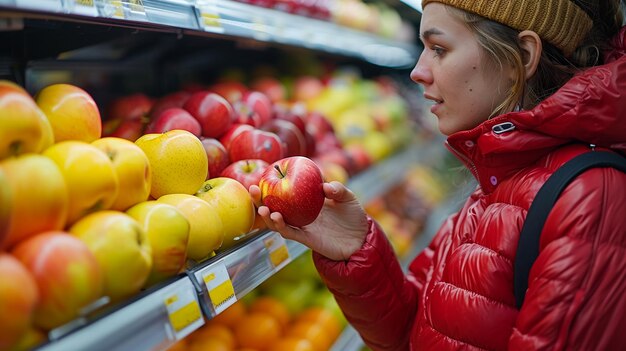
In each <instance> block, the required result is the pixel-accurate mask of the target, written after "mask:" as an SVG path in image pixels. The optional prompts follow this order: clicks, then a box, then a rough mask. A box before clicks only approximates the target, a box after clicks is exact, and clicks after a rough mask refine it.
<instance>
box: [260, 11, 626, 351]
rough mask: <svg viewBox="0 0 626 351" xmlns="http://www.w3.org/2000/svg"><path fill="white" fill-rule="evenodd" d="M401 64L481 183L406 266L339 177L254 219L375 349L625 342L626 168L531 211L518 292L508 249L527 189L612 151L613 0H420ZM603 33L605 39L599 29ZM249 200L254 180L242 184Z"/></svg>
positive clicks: (617, 67) (621, 45) (619, 108)
mask: <svg viewBox="0 0 626 351" xmlns="http://www.w3.org/2000/svg"><path fill="white" fill-rule="evenodd" d="M423 5H424V11H423V16H422V21H421V24H420V34H421V38H422V40H423V42H424V51H423V53H422V54H421V56H420V59H419V61H418V63H417V65H416V67H415V69H414V70H413V72H412V73H411V78H412V79H413V80H414V81H415V82H417V83H419V84H422V85H423V87H424V95H425V97H426V98H427V99H430V100H432V101H433V102H434V105H433V107H432V112H433V113H434V114H435V115H436V116H437V119H438V123H439V129H440V131H441V132H442V133H443V134H445V135H447V136H448V139H447V146H448V147H449V149H450V150H451V151H452V152H453V153H454V154H455V155H456V156H458V158H459V159H460V160H461V161H462V162H463V163H465V165H467V167H468V168H469V169H470V171H471V172H472V174H473V175H474V176H475V177H476V179H477V180H478V183H479V186H478V188H477V189H476V191H475V192H474V193H473V194H472V195H471V196H470V197H469V198H468V199H467V202H466V203H465V205H464V206H463V208H462V209H461V210H460V211H459V212H458V213H457V214H455V215H453V216H451V217H450V218H448V219H447V220H446V221H445V223H444V224H443V226H442V227H441V229H440V231H439V232H438V233H437V235H436V236H435V238H434V240H433V241H432V243H431V244H430V246H429V247H428V248H427V249H425V250H424V251H423V252H422V253H421V254H420V255H418V256H417V257H416V258H415V259H414V261H413V262H412V263H411V265H410V267H409V272H408V273H407V274H405V273H403V272H402V270H401V268H400V266H399V265H398V262H397V259H396V258H395V256H394V254H393V251H392V249H391V247H390V245H389V243H388V241H387V240H386V239H385V236H384V233H383V232H382V231H381V229H380V228H379V227H378V226H377V225H376V223H374V222H373V221H372V220H371V219H369V218H368V217H367V216H366V214H365V213H364V211H363V209H362V208H361V206H360V205H359V204H358V203H357V201H356V200H355V198H354V196H353V194H352V193H351V192H350V191H349V190H348V189H346V188H345V187H343V186H342V185H341V184H339V183H336V182H333V183H330V184H325V185H324V191H325V193H326V197H327V200H326V204H325V206H324V208H323V210H322V213H321V214H320V216H319V217H318V218H317V220H316V221H315V222H313V223H312V224H310V225H309V226H306V227H304V228H292V227H289V226H286V225H285V223H284V221H283V220H282V216H281V215H280V213H271V214H270V213H269V210H268V208H267V207H263V206H261V207H260V208H259V210H258V213H259V215H261V216H262V217H263V219H264V220H265V222H266V223H267V224H268V226H269V227H270V228H271V229H273V230H276V231H279V232H280V233H281V234H282V235H283V236H285V237H286V238H289V239H293V240H297V241H300V242H302V243H303V244H305V245H307V246H309V247H310V248H311V249H312V250H313V251H314V261H315V264H316V267H317V269H318V271H319V272H320V274H321V276H322V278H323V279H324V281H325V283H326V284H327V285H328V287H329V289H330V290H331V291H332V292H333V294H334V295H335V298H336V299H337V301H338V303H339V305H340V306H341V308H342V310H343V312H344V313H345V315H346V317H347V318H348V320H349V321H350V323H351V324H352V325H353V326H354V327H355V328H356V329H357V330H358V331H359V333H360V334H361V336H362V337H363V339H364V341H365V342H366V343H367V344H368V345H369V346H370V347H371V348H372V349H374V350H409V349H411V350H418V349H419V350H452V349H454V350H457V349H458V350H461V349H462V350H483V349H484V350H507V349H510V350H554V349H558V350H561V349H566V350H625V349H626V333H625V332H624V331H625V330H626V329H625V328H626V216H625V213H626V189H625V186H626V174H624V173H621V172H619V171H617V170H615V169H612V168H597V169H592V170H589V171H587V172H585V173H584V174H582V175H580V176H579V177H578V178H577V179H576V180H574V182H572V183H571V184H570V185H569V186H568V187H567V188H566V189H565V190H564V192H563V193H562V195H561V197H560V199H559V200H558V202H557V203H556V205H555V207H554V208H553V210H552V212H551V214H550V216H549V217H548V220H547V222H546V224H545V226H544V230H543V232H542V236H541V247H540V253H539V257H538V259H537V260H536V261H535V263H534V265H533V268H532V270H531V272H530V276H529V284H528V290H527V294H526V299H525V302H524V304H523V306H522V307H521V309H519V310H518V309H517V308H516V307H515V299H514V294H513V261H514V258H515V254H516V248H517V243H518V240H519V234H520V230H521V228H522V225H523V223H524V219H525V216H526V211H527V210H528V208H529V206H530V204H531V202H532V200H533V198H534V196H535V195H536V193H537V191H538V189H539V188H540V187H541V185H542V184H543V183H544V182H545V180H546V179H547V178H548V177H549V176H550V175H551V174H552V173H553V172H554V171H555V170H556V169H558V168H559V166H561V165H562V164H563V163H565V162H566V161H568V160H569V159H571V158H573V157H575V156H576V155H579V154H581V153H585V152H590V151H591V150H597V149H603V150H604V149H613V150H616V151H619V152H622V153H623V152H624V151H626V98H625V97H624V94H626V55H625V50H626V30H624V29H622V30H620V26H621V17H620V16H619V15H618V6H619V2H618V1H608V0H604V1H596V2H590V1H582V0H581V1H574V0H544V1H534V0H527V1H522V0H517V1H510V0H424V1H423ZM610 38H613V39H612V40H610ZM251 194H252V196H253V198H255V199H256V200H257V202H258V200H259V190H258V188H256V187H253V188H251Z"/></svg>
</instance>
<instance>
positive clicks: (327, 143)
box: [315, 132, 342, 155]
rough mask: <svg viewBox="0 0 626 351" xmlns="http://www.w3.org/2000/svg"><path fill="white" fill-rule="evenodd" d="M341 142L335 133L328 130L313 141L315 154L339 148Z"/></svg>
mask: <svg viewBox="0 0 626 351" xmlns="http://www.w3.org/2000/svg"><path fill="white" fill-rule="evenodd" d="M341 148H342V144H341V141H340V140H339V138H337V135H335V133H332V132H328V133H326V134H324V135H323V136H320V137H318V139H317V140H316V143H315V154H316V155H322V154H324V153H326V152H328V151H330V150H333V149H341Z"/></svg>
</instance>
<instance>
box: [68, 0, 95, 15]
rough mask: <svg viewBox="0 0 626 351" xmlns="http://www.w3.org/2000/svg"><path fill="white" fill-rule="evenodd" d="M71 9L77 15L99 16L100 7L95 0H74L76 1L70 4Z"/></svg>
mask: <svg viewBox="0 0 626 351" xmlns="http://www.w3.org/2000/svg"><path fill="white" fill-rule="evenodd" d="M70 7H71V8H70V9H69V11H70V12H71V13H75V14H77V15H84V16H93V17H97V16H98V9H97V8H96V5H95V4H94V0H74V3H73V4H72V5H70Z"/></svg>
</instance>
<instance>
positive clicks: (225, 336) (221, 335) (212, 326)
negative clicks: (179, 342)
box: [189, 323, 235, 349]
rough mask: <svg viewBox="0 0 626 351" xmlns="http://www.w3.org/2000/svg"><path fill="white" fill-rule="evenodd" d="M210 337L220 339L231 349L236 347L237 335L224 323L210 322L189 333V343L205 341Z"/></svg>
mask: <svg viewBox="0 0 626 351" xmlns="http://www.w3.org/2000/svg"><path fill="white" fill-rule="evenodd" d="M209 339H220V340H221V341H223V342H224V344H225V345H227V346H228V347H229V348H230V349H234V348H235V335H234V334H233V332H232V330H230V328H228V327H227V326H225V325H223V324H217V323H209V324H206V325H204V326H203V327H202V328H200V329H198V330H196V331H195V332H193V333H192V334H191V335H189V343H190V344H195V343H204V342H205V341H206V340H209Z"/></svg>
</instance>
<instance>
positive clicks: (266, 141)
mask: <svg viewBox="0 0 626 351" xmlns="http://www.w3.org/2000/svg"><path fill="white" fill-rule="evenodd" d="M284 152H285V151H284V148H283V143H282V141H281V140H280V138H278V136H277V135H276V134H274V133H270V132H264V131H262V130H258V129H254V130H246V131H243V132H241V133H239V134H238V135H237V136H236V137H235V138H233V139H232V140H231V142H230V144H229V145H228V156H229V157H230V161H231V162H235V161H239V160H248V159H261V160H263V161H265V162H267V163H272V162H275V161H278V160H280V159H281V158H283V157H284Z"/></svg>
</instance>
